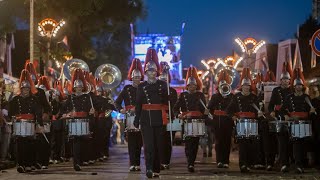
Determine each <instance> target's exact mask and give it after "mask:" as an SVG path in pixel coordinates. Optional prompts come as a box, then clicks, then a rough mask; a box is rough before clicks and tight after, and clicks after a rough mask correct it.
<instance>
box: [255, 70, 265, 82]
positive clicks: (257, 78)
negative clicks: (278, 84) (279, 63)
mask: <svg viewBox="0 0 320 180" xmlns="http://www.w3.org/2000/svg"><path fill="white" fill-rule="evenodd" d="M262 81H263V76H262V74H261V73H260V72H259V73H257V76H256V79H255V80H254V83H255V84H257V83H261V82H262Z"/></svg>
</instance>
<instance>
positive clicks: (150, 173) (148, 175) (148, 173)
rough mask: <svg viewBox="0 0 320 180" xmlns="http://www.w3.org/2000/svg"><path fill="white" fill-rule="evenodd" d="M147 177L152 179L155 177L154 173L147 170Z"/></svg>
mask: <svg viewBox="0 0 320 180" xmlns="http://www.w3.org/2000/svg"><path fill="white" fill-rule="evenodd" d="M146 176H147V177H148V178H152V177H153V172H152V171H151V170H147V173H146Z"/></svg>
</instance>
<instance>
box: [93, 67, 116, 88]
mask: <svg viewBox="0 0 320 180" xmlns="http://www.w3.org/2000/svg"><path fill="white" fill-rule="evenodd" d="M94 76H95V77H96V78H100V79H101V81H102V83H103V89H104V90H106V89H112V88H115V87H117V86H118V85H119V84H120V82H121V71H120V70H119V68H118V67H117V66H115V65H113V64H102V65H100V66H99V67H98V68H97V70H96V72H95V74H94Z"/></svg>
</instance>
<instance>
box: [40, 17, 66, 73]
mask: <svg viewBox="0 0 320 180" xmlns="http://www.w3.org/2000/svg"><path fill="white" fill-rule="evenodd" d="M65 24H66V22H65V21H64V20H61V21H60V22H57V21H55V20H54V19H51V18H46V19H43V20H42V21H41V22H39V23H38V31H39V33H40V36H42V37H47V38H48V41H47V62H48V63H49V62H50V43H51V38H52V37H56V35H57V33H58V31H59V30H60V29H61V28H62V27H63V26H64V25H65ZM44 75H46V70H44Z"/></svg>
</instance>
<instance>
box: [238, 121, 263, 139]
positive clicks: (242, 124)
mask: <svg viewBox="0 0 320 180" xmlns="http://www.w3.org/2000/svg"><path fill="white" fill-rule="evenodd" d="M236 128H237V132H236V134H237V135H236V137H237V138H238V139H243V138H258V121H257V120H255V119H238V120H237V125H236Z"/></svg>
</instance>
